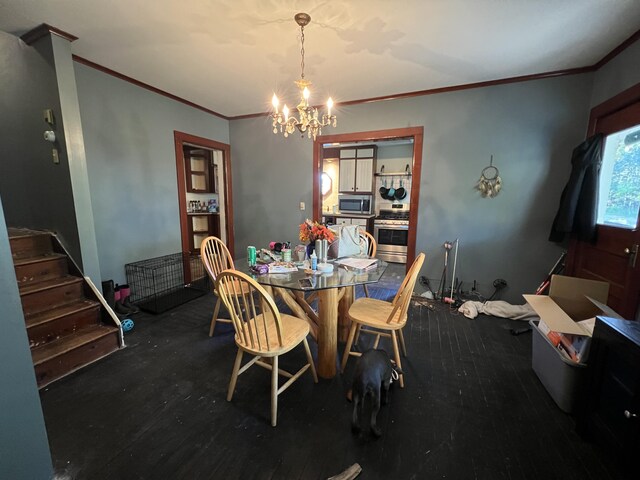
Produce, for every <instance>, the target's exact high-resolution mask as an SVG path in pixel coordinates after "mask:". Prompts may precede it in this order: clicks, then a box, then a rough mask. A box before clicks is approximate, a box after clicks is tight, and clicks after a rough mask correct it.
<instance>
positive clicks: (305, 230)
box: [299, 219, 335, 243]
mask: <svg viewBox="0 0 640 480" xmlns="http://www.w3.org/2000/svg"><path fill="white" fill-rule="evenodd" d="M299 237H300V240H301V241H303V242H315V241H316V240H327V241H328V242H329V243H331V242H333V241H334V240H335V235H334V233H333V232H332V231H331V230H329V229H328V228H327V226H326V225H323V224H321V223H318V222H312V221H311V220H309V219H307V220H305V221H304V223H301V224H300V235H299Z"/></svg>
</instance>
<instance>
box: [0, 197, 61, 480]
mask: <svg viewBox="0 0 640 480" xmlns="http://www.w3.org/2000/svg"><path fill="white" fill-rule="evenodd" d="M0 332H2V333H1V334H0V478H2V479H5V478H6V479H12V480H46V479H48V478H50V476H51V473H52V465H51V456H50V454H49V444H48V442H47V433H46V431H45V425H44V419H43V417H42V407H41V406H40V397H39V396H38V389H37V387H36V377H35V374H34V371H33V363H32V361H31V353H30V351H29V340H28V339H27V331H26V329H25V328H24V317H23V316H22V305H21V304H20V295H19V293H18V286H17V284H16V276H15V270H14V269H13V259H12V257H11V250H10V248H9V239H8V237H7V230H6V227H5V217H4V213H3V210H2V201H1V200H0Z"/></svg>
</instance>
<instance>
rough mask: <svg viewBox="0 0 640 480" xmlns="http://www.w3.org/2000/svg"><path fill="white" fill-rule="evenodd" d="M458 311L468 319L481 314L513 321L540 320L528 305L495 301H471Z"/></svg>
mask: <svg viewBox="0 0 640 480" xmlns="http://www.w3.org/2000/svg"><path fill="white" fill-rule="evenodd" d="M458 311H459V312H460V313H462V314H463V315H464V316H465V317H467V318H476V317H477V316H478V314H480V313H484V314H486V315H493V316H494V317H501V318H510V319H512V320H531V319H536V318H539V317H538V315H536V312H535V311H534V310H533V308H531V306H530V305H529V304H528V303H527V304H524V305H511V304H510V303H507V302H505V301H503V300H494V301H491V302H485V303H482V302H474V301H472V300H469V301H468V302H464V303H463V304H462V305H460V308H458Z"/></svg>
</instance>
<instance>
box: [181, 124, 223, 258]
mask: <svg viewBox="0 0 640 480" xmlns="http://www.w3.org/2000/svg"><path fill="white" fill-rule="evenodd" d="M173 137H174V143H175V150H176V173H177V181H178V208H179V209H180V231H181V238H182V251H183V252H188V251H189V245H190V243H189V238H188V228H187V227H188V226H187V222H188V216H187V204H186V180H185V177H184V175H185V167H184V152H183V149H182V146H183V145H184V144H185V143H188V144H190V145H195V146H198V147H204V148H210V149H214V150H222V152H223V158H224V172H223V173H224V183H223V185H222V186H221V188H223V189H224V209H225V210H224V211H225V232H226V234H227V247H228V248H229V251H230V252H231V256H232V257H233V256H235V253H234V250H235V249H234V226H233V189H232V183H233V182H232V176H231V147H230V146H229V145H227V144H226V143H221V142H217V141H215V140H211V139H208V138H204V137H198V136H196V135H191V134H189V133H184V132H179V131H177V130H174V132H173Z"/></svg>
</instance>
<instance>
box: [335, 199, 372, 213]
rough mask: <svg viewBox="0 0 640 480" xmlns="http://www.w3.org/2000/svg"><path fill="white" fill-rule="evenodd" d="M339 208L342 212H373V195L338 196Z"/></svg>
mask: <svg viewBox="0 0 640 480" xmlns="http://www.w3.org/2000/svg"><path fill="white" fill-rule="evenodd" d="M338 209H339V210H340V213H360V214H368V213H371V196H370V195H362V196H358V195H348V196H347V195H345V196H340V197H338Z"/></svg>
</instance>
